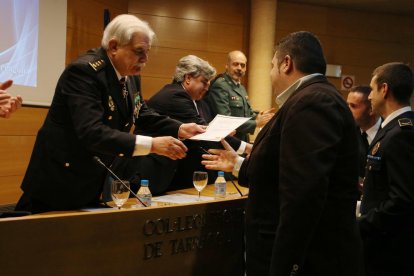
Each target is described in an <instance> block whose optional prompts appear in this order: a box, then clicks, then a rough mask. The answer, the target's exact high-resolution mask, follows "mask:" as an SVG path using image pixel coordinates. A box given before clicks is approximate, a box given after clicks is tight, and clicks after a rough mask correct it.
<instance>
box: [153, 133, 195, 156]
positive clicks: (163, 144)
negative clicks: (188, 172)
mask: <svg viewBox="0 0 414 276" xmlns="http://www.w3.org/2000/svg"><path fill="white" fill-rule="evenodd" d="M187 150H188V149H187V147H186V146H185V145H184V144H183V142H181V141H180V140H178V139H175V138H174V137H171V136H163V137H154V138H153V139H152V147H151V153H156V154H159V155H164V156H166V157H168V158H171V159H172V160H177V159H181V158H184V157H185V156H186V151H187Z"/></svg>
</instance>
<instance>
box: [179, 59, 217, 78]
mask: <svg viewBox="0 0 414 276" xmlns="http://www.w3.org/2000/svg"><path fill="white" fill-rule="evenodd" d="M185 75H190V76H192V77H195V78H196V77H198V76H200V75H202V76H204V77H205V78H207V79H209V80H211V79H212V78H214V76H215V75H216V69H215V68H214V67H213V66H211V65H210V63H208V62H207V61H205V60H203V59H201V58H199V57H197V56H194V55H188V56H185V57H182V58H181V59H180V60H179V61H178V63H177V66H176V67H175V73H174V77H173V78H174V80H175V81H176V82H183V81H184V78H185Z"/></svg>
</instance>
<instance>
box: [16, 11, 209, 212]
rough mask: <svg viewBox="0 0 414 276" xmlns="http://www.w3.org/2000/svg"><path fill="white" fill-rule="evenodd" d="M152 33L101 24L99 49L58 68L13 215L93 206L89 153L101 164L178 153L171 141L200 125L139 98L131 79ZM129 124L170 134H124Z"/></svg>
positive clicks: (96, 179) (128, 18)
mask: <svg viewBox="0 0 414 276" xmlns="http://www.w3.org/2000/svg"><path fill="white" fill-rule="evenodd" d="M153 36H154V32H153V31H152V30H151V28H150V27H149V26H148V24H147V23H146V22H144V21H141V20H140V19H138V18H137V17H135V16H132V15H120V16H118V17H116V18H115V19H114V20H113V21H112V22H111V23H109V25H108V26H107V27H106V29H105V31H104V35H103V39H102V48H99V49H94V50H91V51H89V52H88V53H87V54H86V55H84V56H82V57H80V58H79V59H78V60H76V61H74V62H73V63H71V64H70V65H69V66H68V67H67V68H66V69H65V71H64V72H63V73H62V75H61V77H60V79H59V81H58V84H57V86H56V91H55V95H54V97H53V101H52V105H51V107H50V109H49V112H48V115H47V117H46V119H45V122H44V124H43V126H42V127H41V129H40V130H39V132H38V135H37V139H36V142H35V145H34V149H33V153H32V157H31V160H30V163H29V166H28V168H27V171H26V175H25V177H24V179H23V183H22V186H21V188H22V190H23V192H24V194H23V195H22V197H21V199H20V200H19V202H18V204H17V206H16V210H26V211H31V212H33V213H39V212H45V211H50V210H68V209H77V208H81V207H85V206H95V205H97V204H98V203H99V199H100V194H101V191H102V185H103V182H104V178H105V175H106V171H105V169H104V168H102V167H101V166H100V165H98V164H97V163H96V162H95V160H94V156H98V157H99V158H100V159H101V160H102V161H103V162H104V163H106V164H107V165H109V164H111V162H112V160H113V159H114V158H115V156H124V157H131V156H136V155H145V154H148V153H150V152H153V153H157V154H160V155H164V156H167V157H169V158H172V159H179V158H183V157H184V156H185V152H186V150H187V148H186V147H185V145H184V144H183V143H182V142H181V141H179V140H178V139H176V138H173V137H171V136H175V137H177V135H178V136H179V137H181V138H188V137H191V136H192V135H194V134H195V133H197V132H202V128H201V127H200V126H197V125H196V124H191V125H188V124H187V125H185V124H181V123H180V122H178V121H175V120H172V119H169V118H167V117H165V116H160V115H158V114H156V113H154V112H152V111H150V110H149V109H148V108H147V107H146V105H145V103H144V102H143V101H142V97H141V94H140V80H139V78H138V77H137V75H139V74H140V72H141V69H142V68H143V67H144V65H145V62H146V61H147V59H148V51H149V49H150V47H151V43H152V38H153ZM121 80H122V83H121V82H120V81H121ZM133 124H135V126H136V128H142V129H148V130H158V133H159V134H160V135H161V134H162V135H170V136H165V137H157V138H151V137H148V136H140V135H133V134H130V133H128V132H129V130H130V128H131V126H132V125H133Z"/></svg>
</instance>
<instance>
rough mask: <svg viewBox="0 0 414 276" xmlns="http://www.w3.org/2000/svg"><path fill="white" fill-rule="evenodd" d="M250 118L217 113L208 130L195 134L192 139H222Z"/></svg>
mask: <svg viewBox="0 0 414 276" xmlns="http://www.w3.org/2000/svg"><path fill="white" fill-rule="evenodd" d="M249 119H250V118H246V117H232V116H225V115H220V114H217V115H216V117H215V118H214V119H213V121H211V122H210V124H209V125H208V127H207V130H206V132H204V133H201V134H197V135H194V136H193V137H191V138H190V139H192V140H204V141H220V140H221V139H222V138H224V137H226V136H227V135H229V134H230V133H231V132H232V131H233V130H235V129H236V128H238V127H239V126H241V125H242V124H244V123H245V122H246V121H248V120H249Z"/></svg>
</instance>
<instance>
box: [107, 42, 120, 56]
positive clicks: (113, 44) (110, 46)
mask: <svg viewBox="0 0 414 276" xmlns="http://www.w3.org/2000/svg"><path fill="white" fill-rule="evenodd" d="M117 49H118V41H116V40H115V39H110V40H109V43H108V50H109V51H110V52H111V53H113V52H116V50H117Z"/></svg>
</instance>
